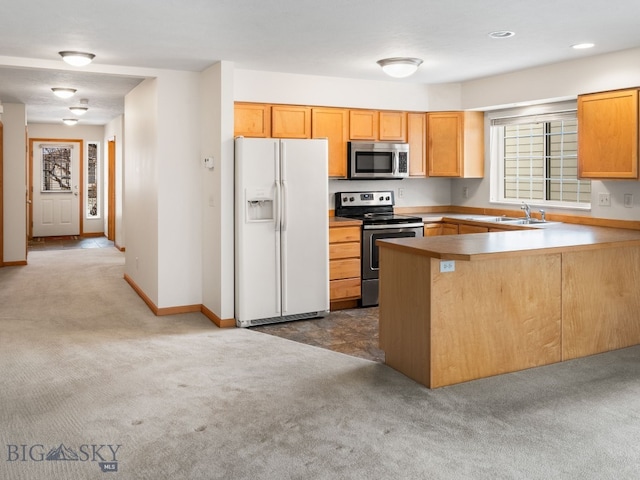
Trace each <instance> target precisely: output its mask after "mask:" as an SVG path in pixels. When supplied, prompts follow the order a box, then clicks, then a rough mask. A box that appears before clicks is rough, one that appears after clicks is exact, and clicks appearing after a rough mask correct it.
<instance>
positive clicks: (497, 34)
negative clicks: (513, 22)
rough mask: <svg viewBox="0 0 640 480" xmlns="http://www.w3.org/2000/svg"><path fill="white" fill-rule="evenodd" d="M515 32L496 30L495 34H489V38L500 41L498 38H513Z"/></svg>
mask: <svg viewBox="0 0 640 480" xmlns="http://www.w3.org/2000/svg"><path fill="white" fill-rule="evenodd" d="M515 34H516V32H512V31H511V30H497V31H495V32H491V33H489V37H491V38H495V39H500V38H510V37H513V36H514V35H515Z"/></svg>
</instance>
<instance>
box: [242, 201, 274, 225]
mask: <svg viewBox="0 0 640 480" xmlns="http://www.w3.org/2000/svg"><path fill="white" fill-rule="evenodd" d="M246 205H247V217H246V218H247V222H269V221H273V219H274V217H273V200H272V199H270V198H252V199H249V200H247V204H246Z"/></svg>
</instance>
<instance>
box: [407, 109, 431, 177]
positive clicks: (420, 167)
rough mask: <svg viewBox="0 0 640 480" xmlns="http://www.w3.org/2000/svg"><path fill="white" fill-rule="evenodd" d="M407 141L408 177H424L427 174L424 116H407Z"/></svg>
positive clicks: (417, 114)
mask: <svg viewBox="0 0 640 480" xmlns="http://www.w3.org/2000/svg"><path fill="white" fill-rule="evenodd" d="M407 141H408V142H409V176H411V177H424V176H425V175H426V174H427V149H426V148H425V146H426V141H427V115H426V114H424V113H408V114H407Z"/></svg>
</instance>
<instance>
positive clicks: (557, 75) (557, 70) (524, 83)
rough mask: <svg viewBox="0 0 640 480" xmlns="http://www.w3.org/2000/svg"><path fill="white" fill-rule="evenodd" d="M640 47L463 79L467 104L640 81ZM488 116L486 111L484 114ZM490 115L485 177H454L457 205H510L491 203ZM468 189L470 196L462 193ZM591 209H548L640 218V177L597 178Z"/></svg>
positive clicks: (490, 105)
mask: <svg viewBox="0 0 640 480" xmlns="http://www.w3.org/2000/svg"><path fill="white" fill-rule="evenodd" d="M639 58H640V49H632V50H626V51H623V52H616V53H612V54H607V55H599V56H595V57H588V58H583V59H580V60H574V61H571V62H563V63H556V64H553V65H547V66H543V67H538V68H531V69H527V70H522V71H518V72H513V73H509V74H505V75H497V76H493V77H489V78H484V79H479V80H473V81H469V82H465V83H463V84H462V92H461V97H462V107H463V108H467V109H471V108H475V109H478V108H480V109H485V110H487V109H494V108H496V107H497V106H503V107H506V106H513V105H515V104H526V103H540V102H542V101H559V100H566V99H575V98H576V97H577V96H578V94H581V93H590V92H597V91H603V90H613V89H618V88H628V87H637V86H640V62H639V61H638V59H639ZM485 117H486V116H485ZM486 125H487V122H486V120H485V159H486V161H485V177H484V178H483V179H478V180H475V179H474V180H471V179H470V180H462V179H456V180H452V183H451V185H452V190H451V201H452V203H453V204H455V205H469V206H474V207H494V208H507V207H505V206H504V205H500V204H491V203H490V202H489V183H490V162H489V159H490V157H489V129H488V126H486ZM463 187H468V188H469V198H464V197H463ZM591 189H592V194H591V211H586V212H585V211H578V210H565V209H552V208H548V209H547V210H548V211H549V212H559V213H568V214H573V215H587V216H592V217H597V218H612V219H620V220H638V219H639V218H640V210H639V209H640V182H638V181H636V180H615V181H592V184H591ZM599 193H610V194H611V206H610V207H600V206H599V205H598V194H599ZM625 193H630V194H632V195H633V198H634V206H633V208H625V207H624V194H625Z"/></svg>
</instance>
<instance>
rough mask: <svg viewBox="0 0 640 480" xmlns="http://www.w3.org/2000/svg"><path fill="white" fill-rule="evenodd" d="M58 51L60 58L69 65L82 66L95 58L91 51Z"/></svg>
mask: <svg viewBox="0 0 640 480" xmlns="http://www.w3.org/2000/svg"><path fill="white" fill-rule="evenodd" d="M58 53H59V54H60V56H61V57H62V60H64V61H65V62H67V63H68V64H69V65H73V66H74V67H84V66H85V65H89V64H90V63H91V61H92V60H93V59H94V58H95V55H94V54H93V53H84V52H72V51H64V52H58Z"/></svg>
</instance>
